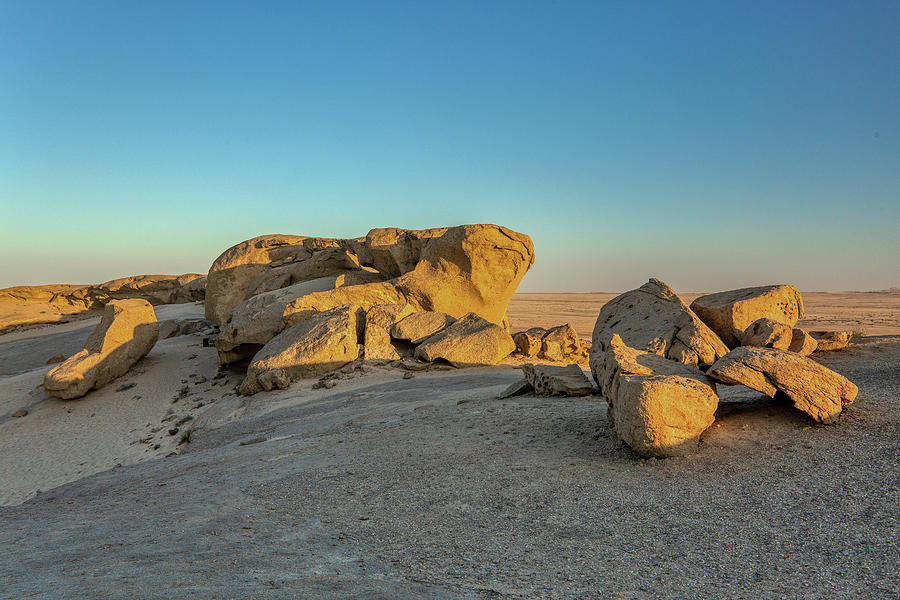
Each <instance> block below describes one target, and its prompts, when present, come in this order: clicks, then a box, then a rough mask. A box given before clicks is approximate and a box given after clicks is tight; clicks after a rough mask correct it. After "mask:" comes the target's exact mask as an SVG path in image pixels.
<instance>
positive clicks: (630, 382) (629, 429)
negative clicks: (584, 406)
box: [595, 335, 719, 457]
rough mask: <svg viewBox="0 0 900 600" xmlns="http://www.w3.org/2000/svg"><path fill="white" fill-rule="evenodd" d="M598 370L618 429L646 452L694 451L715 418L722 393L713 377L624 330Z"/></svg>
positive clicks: (622, 437) (678, 453)
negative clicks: (628, 341) (634, 344)
mask: <svg viewBox="0 0 900 600" xmlns="http://www.w3.org/2000/svg"><path fill="white" fill-rule="evenodd" d="M598 374H599V378H598V380H597V381H598V383H599V384H600V389H601V391H602V392H603V395H604V396H606V399H607V401H608V402H609V418H610V421H611V422H612V424H613V426H614V427H615V430H616V435H617V436H618V437H619V439H620V440H622V441H623V442H625V443H626V444H628V445H629V446H630V447H631V448H632V450H634V451H635V452H637V453H638V454H640V455H642V456H655V457H666V456H683V455H686V454H690V453H691V452H694V451H695V450H696V448H697V445H698V444H699V440H700V435H701V434H702V433H703V432H704V431H705V430H706V429H707V428H709V426H710V425H712V423H713V421H714V419H715V413H716V408H718V405H719V397H718V396H717V395H716V386H715V383H714V382H713V380H712V379H710V378H709V377H707V376H705V375H704V374H703V373H702V372H701V371H700V370H699V369H698V368H697V367H695V366H693V365H686V364H684V363H680V362H677V361H672V360H668V359H666V358H663V357H661V356H659V355H656V354H653V353H649V352H644V351H641V350H636V349H634V348H629V347H628V346H627V345H625V343H624V342H623V341H622V339H621V338H620V337H619V336H618V335H614V336H613V337H612V339H611V340H610V341H609V343H608V345H607V350H606V355H605V360H604V363H603V367H602V369H600V370H599V373H595V377H597V375H598Z"/></svg>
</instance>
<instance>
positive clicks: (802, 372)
mask: <svg viewBox="0 0 900 600" xmlns="http://www.w3.org/2000/svg"><path fill="white" fill-rule="evenodd" d="M707 374H708V375H709V376H710V377H713V378H714V379H716V380H718V381H721V382H722V383H727V384H730V385H744V386H747V387H749V388H751V389H754V390H757V391H759V392H762V393H763V394H766V395H767V396H769V397H774V396H775V393H776V392H778V391H781V392H783V393H785V394H786V395H787V396H788V397H789V398H790V399H791V400H792V401H793V402H794V406H795V407H797V409H799V410H802V411H803V412H805V413H807V414H808V415H810V416H811V417H812V418H813V419H815V420H816V421H820V422H822V423H833V422H834V421H835V420H837V418H838V415H840V413H841V410H842V408H843V407H844V406H847V405H848V404H851V403H852V402H853V400H854V399H856V394H857V387H856V385H854V384H853V383H851V382H850V381H849V380H848V379H847V378H845V377H843V376H842V375H839V374H837V373H835V372H834V371H832V370H831V369H828V368H826V367H823V366H822V365H820V364H819V363H817V362H815V361H814V360H811V359H809V358H806V357H804V356H800V355H799V354H796V353H794V352H790V351H785V350H778V349H775V348H753V347H750V346H741V347H740V348H736V349H734V350H732V351H731V352H729V353H728V354H726V355H725V356H724V357H722V358H720V359H719V360H718V361H716V363H715V364H714V365H713V366H711V367H710V368H709V371H707Z"/></svg>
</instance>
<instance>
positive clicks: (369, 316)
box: [363, 304, 414, 360]
mask: <svg viewBox="0 0 900 600" xmlns="http://www.w3.org/2000/svg"><path fill="white" fill-rule="evenodd" d="M413 310H414V309H413V307H412V306H410V305H409V304H379V305H376V306H373V307H372V308H370V309H369V310H368V311H367V312H366V331H365V334H364V342H363V345H364V347H365V357H366V360H399V359H401V358H402V357H401V356H400V353H399V352H397V348H395V347H394V344H392V343H391V333H390V332H391V327H392V326H393V325H394V324H395V323H396V322H397V321H399V320H401V319H403V318H404V317H406V316H408V315H411V314H412V313H413Z"/></svg>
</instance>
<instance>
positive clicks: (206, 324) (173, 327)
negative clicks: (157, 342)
mask: <svg viewBox="0 0 900 600" xmlns="http://www.w3.org/2000/svg"><path fill="white" fill-rule="evenodd" d="M210 330H213V331H216V330H217V328H216V326H215V323H213V322H212V321H207V320H206V319H200V318H185V319H168V320H166V321H160V323H159V339H161V340H165V339H168V338H173V337H177V336H180V335H190V334H192V333H202V332H206V331H210Z"/></svg>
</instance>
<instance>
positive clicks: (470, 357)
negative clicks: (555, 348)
mask: <svg viewBox="0 0 900 600" xmlns="http://www.w3.org/2000/svg"><path fill="white" fill-rule="evenodd" d="M515 349H516V344H515V342H513V339H512V336H511V335H509V332H508V331H506V330H505V329H503V328H502V327H500V326H499V325H496V324H494V323H491V322H490V321H488V320H486V319H483V318H482V317H480V316H478V315H476V314H475V313H469V314H468V315H466V316H464V317H463V318H461V319H459V320H457V321H456V322H455V323H453V324H452V325H450V326H449V327H447V328H446V329H444V330H443V331H440V332H438V333H436V334H434V335H433V336H431V337H430V338H428V339H426V340H425V341H424V342H422V344H421V345H420V346H418V347H417V348H416V358H418V359H420V360H425V361H428V362H434V361H435V360H437V359H443V360H446V361H447V362H449V363H450V364H452V365H454V366H456V367H475V366H482V365H496V364H497V363H499V362H500V361H501V360H503V359H504V358H506V357H507V356H509V355H510V353H512V351H513V350H515Z"/></svg>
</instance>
